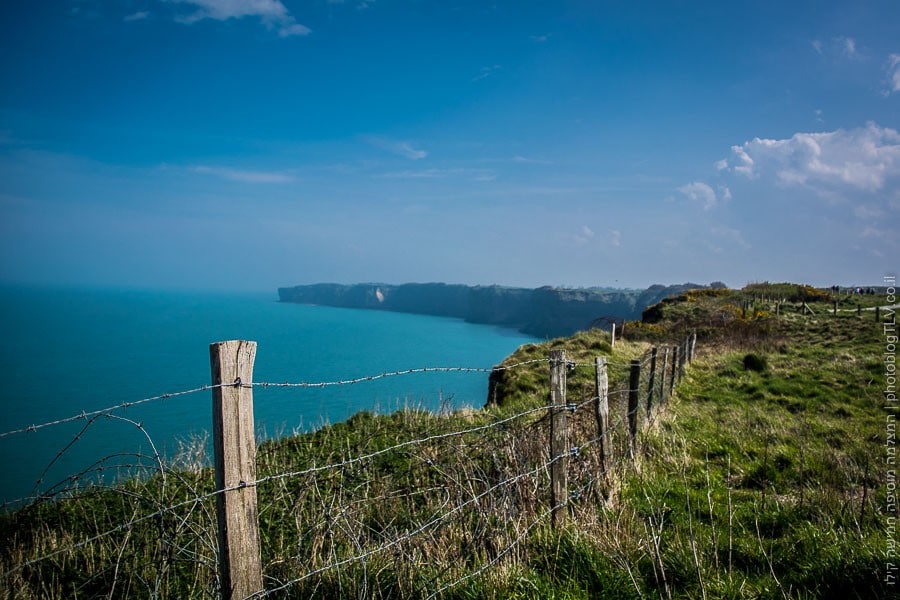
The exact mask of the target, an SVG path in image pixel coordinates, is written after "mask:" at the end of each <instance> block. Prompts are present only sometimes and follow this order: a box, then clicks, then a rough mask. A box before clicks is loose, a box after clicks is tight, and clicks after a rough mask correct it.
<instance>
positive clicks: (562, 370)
mask: <svg viewBox="0 0 900 600" xmlns="http://www.w3.org/2000/svg"><path fill="white" fill-rule="evenodd" d="M567 366H568V364H567V362H566V351H565V350H551V351H550V459H551V460H552V461H553V462H552V463H551V464H550V507H551V509H552V512H551V515H550V518H551V521H552V523H553V527H560V526H562V525H564V524H565V521H566V515H567V514H568V512H567V510H566V506H565V503H566V501H567V500H568V493H569V490H568V487H569V486H568V481H567V474H568V468H567V467H568V464H567V463H568V456H569V447H568V446H569V432H568V428H569V424H568V415H567V410H568V407H567V406H566V367H567Z"/></svg>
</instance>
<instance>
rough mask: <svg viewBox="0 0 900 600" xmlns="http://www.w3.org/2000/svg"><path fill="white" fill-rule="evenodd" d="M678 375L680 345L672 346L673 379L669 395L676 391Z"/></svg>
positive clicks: (670, 382)
mask: <svg viewBox="0 0 900 600" xmlns="http://www.w3.org/2000/svg"><path fill="white" fill-rule="evenodd" d="M677 376H678V346H672V379H671V380H670V381H669V396H670V397H671V396H672V395H673V394H674V393H675V378H676V377H677Z"/></svg>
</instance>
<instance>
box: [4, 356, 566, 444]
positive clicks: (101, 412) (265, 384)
mask: <svg viewBox="0 0 900 600" xmlns="http://www.w3.org/2000/svg"><path fill="white" fill-rule="evenodd" d="M546 362H548V359H546V358H537V359H533V360H526V361H523V362H520V363H516V364H512V365H506V366H496V367H420V368H415V369H405V370H402V371H391V372H387V373H378V374H375V375H366V376H363V377H357V378H355V379H346V380H336V381H319V382H306V381H300V382H296V383H292V382H275V381H254V382H251V383H248V384H245V385H249V386H252V387H258V388H270V387H273V388H326V387H334V386H343V385H356V384H358V383H365V382H369V381H377V380H379V379H385V378H389V377H401V376H404V375H414V374H419V373H491V372H494V371H510V370H512V369H517V368H520V367H525V366H529V365H533V364H539V363H546ZM233 385H234V384H232V383H220V384H210V385H202V386H199V387H195V388H192V389H188V390H183V391H179V392H168V393H165V394H159V395H157V396H151V397H149V398H142V399H139V400H129V401H125V402H121V403H119V404H116V405H113V406H108V407H106V408H100V409H97V410H91V411H81V412H80V413H78V414H77V415H71V416H69V417H64V418H61V419H57V420H55V421H48V422H46V423H41V424H34V425H28V426H25V427H20V428H18V429H13V430H10V431H5V432H2V433H0V438H4V437H9V436H12V435H17V434H21V433H31V432H34V431H37V430H39V429H44V428H45V427H52V426H54V425H62V424H64V423H72V422H74V421H79V420H87V419H90V418H92V417H97V416H105V415H109V414H112V413H114V412H116V411H118V410H122V409H126V408H131V407H133V406H139V405H141V404H147V403H148V402H155V401H158V400H167V399H169V398H175V397H177V396H187V395H189V394H196V393H199V392H208V391H211V390H216V389H219V388H223V387H232V386H233Z"/></svg>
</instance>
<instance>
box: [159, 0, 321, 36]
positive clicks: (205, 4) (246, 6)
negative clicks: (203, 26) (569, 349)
mask: <svg viewBox="0 0 900 600" xmlns="http://www.w3.org/2000/svg"><path fill="white" fill-rule="evenodd" d="M168 1H169V2H173V3H175V4H188V5H191V6H193V7H196V9H197V10H196V11H195V12H193V13H191V14H189V15H184V16H179V17H178V18H177V20H178V21H179V22H181V23H185V24H188V25H190V24H192V23H196V22H197V21H202V20H203V19H213V20H215V21H227V20H228V19H242V18H244V17H259V19H260V20H261V21H262V22H263V24H265V25H266V27H269V28H270V29H272V28H277V29H278V35H280V36H281V37H288V36H293V35H307V34H308V33H309V32H310V29H309V28H308V27H306V26H305V25H301V24H299V23H297V20H296V19H295V18H294V17H293V16H292V15H291V14H290V12H288V9H287V7H285V6H284V4H282V3H281V0H168Z"/></svg>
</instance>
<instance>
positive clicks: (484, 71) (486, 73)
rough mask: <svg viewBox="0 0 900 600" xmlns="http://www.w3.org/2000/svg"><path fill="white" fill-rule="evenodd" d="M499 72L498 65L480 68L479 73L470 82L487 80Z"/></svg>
mask: <svg viewBox="0 0 900 600" xmlns="http://www.w3.org/2000/svg"><path fill="white" fill-rule="evenodd" d="M499 70H500V65H491V66H489V67H481V73H479V74H478V75H476V76H475V77H473V78H472V81H473V82H474V81H480V80H482V79H487V78H488V77H491V76H493V74H494V73H496V72H497V71H499Z"/></svg>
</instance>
